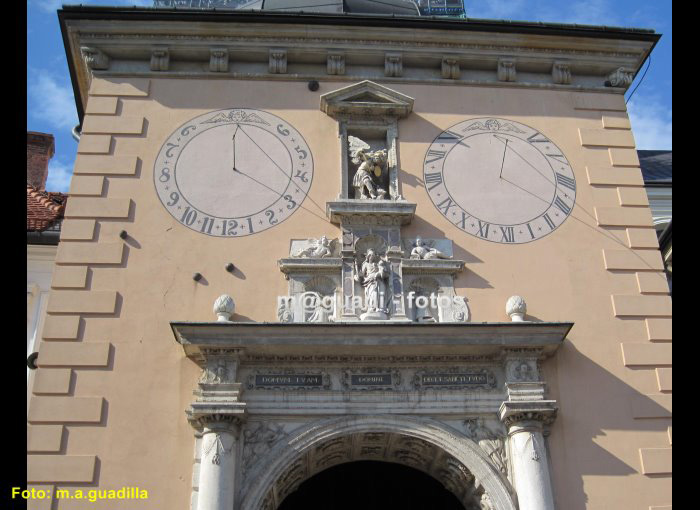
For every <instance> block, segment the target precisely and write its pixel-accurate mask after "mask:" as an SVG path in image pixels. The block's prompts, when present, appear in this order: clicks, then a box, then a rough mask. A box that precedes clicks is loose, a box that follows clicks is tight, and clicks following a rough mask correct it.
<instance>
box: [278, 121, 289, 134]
mask: <svg viewBox="0 0 700 510" xmlns="http://www.w3.org/2000/svg"><path fill="white" fill-rule="evenodd" d="M277 132H278V133H279V134H281V135H282V136H289V129H287V128H285V127H284V124H278V125H277Z"/></svg>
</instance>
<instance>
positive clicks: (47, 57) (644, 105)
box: [27, 0, 673, 191]
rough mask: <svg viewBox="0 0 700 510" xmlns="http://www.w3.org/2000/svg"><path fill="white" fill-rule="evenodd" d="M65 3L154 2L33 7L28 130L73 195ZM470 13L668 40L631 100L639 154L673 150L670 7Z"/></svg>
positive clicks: (147, 2) (529, 0) (514, 6)
mask: <svg viewBox="0 0 700 510" xmlns="http://www.w3.org/2000/svg"><path fill="white" fill-rule="evenodd" d="M63 3H66V4H78V3H81V4H83V5H103V6H104V5H115V6H117V5H118V6H131V5H139V6H146V7H148V6H151V5H153V2H152V1H151V0H139V1H133V0H132V1H123V0H79V1H76V2H70V1H69V2H63V1H62V0H28V2H27V88H28V90H27V130H28V131H39V132H42V133H51V134H53V135H54V137H55V139H56V153H55V155H54V157H53V158H52V160H51V161H50V163H49V178H48V181H47V184H46V189H47V190H49V191H68V185H69V183H70V177H71V172H72V168H73V163H74V161H75V154H76V150H77V146H78V144H77V142H76V141H75V140H74V139H73V138H72V137H71V134H70V132H71V129H72V128H73V126H75V125H76V124H78V115H77V112H76V109H75V100H74V98H73V89H72V87H71V83H70V76H69V74H68V64H67V62H66V54H65V51H64V49H63V41H62V39H61V31H60V28H59V25H58V16H57V14H56V11H57V10H58V9H60V7H61V4H63ZM465 6H466V9H467V15H468V16H469V17H470V18H484V19H507V20H520V21H549V22H557V23H579V24H587V25H607V26H618V27H635V28H650V29H653V30H655V31H656V32H657V33H660V34H663V36H662V38H661V40H660V41H659V43H658V44H657V45H656V48H655V49H654V52H653V53H652V56H651V66H650V67H649V71H648V72H647V73H646V76H645V77H644V79H643V81H642V82H641V84H640V85H639V87H638V88H637V90H636V91H634V94H633V95H632V97H631V99H630V94H631V93H632V91H633V90H634V89H635V87H637V85H638V84H639V82H640V78H641V76H642V74H643V73H644V69H646V66H647V65H648V61H647V63H646V64H645V65H644V67H643V68H642V71H641V72H640V73H639V74H638V75H637V79H636V80H635V82H634V83H633V84H632V86H631V87H630V88H629V90H628V91H627V94H626V96H625V97H626V98H627V99H628V101H629V102H628V104H627V107H628V109H629V114H630V118H631V122H632V129H633V131H634V136H635V140H636V142H637V148H638V149H665V150H670V149H671V148H672V146H671V138H672V136H671V134H672V111H673V108H672V96H671V80H672V74H671V71H672V59H671V47H672V39H671V35H672V34H671V31H672V24H671V0H574V1H570V0H569V1H567V0H565V1H561V0H479V1H477V0H465Z"/></svg>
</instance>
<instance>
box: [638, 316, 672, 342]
mask: <svg viewBox="0 0 700 510" xmlns="http://www.w3.org/2000/svg"><path fill="white" fill-rule="evenodd" d="M645 322H646V326H647V335H648V337H649V340H650V341H652V342H670V341H671V340H672V338H673V320H672V319H671V318H667V319H651V318H649V319H646V320H645Z"/></svg>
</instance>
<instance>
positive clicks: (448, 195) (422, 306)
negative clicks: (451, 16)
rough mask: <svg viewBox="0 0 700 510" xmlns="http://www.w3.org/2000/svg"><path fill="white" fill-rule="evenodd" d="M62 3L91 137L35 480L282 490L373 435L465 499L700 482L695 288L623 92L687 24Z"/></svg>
mask: <svg viewBox="0 0 700 510" xmlns="http://www.w3.org/2000/svg"><path fill="white" fill-rule="evenodd" d="M59 18H60V20H61V26H62V30H63V34H64V40H65V43H66V51H67V55H68V57H69V62H70V68H71V74H72V78H73V84H74V88H75V91H76V101H77V107H78V110H79V113H80V118H81V119H82V134H81V139H80V144H79V146H78V157H77V159H76V164H75V169H74V176H73V180H72V183H71V188H70V196H71V198H70V201H69V203H68V207H67V209H66V211H65V220H64V224H63V229H62V233H61V244H60V245H59V249H58V255H57V261H56V262H57V267H56V270H55V271H56V272H55V276H54V281H56V280H57V279H58V278H59V277H60V281H61V282H70V285H65V283H62V284H61V285H60V286H58V285H53V289H52V291H51V294H50V297H49V303H48V310H47V312H48V317H47V320H46V325H45V328H44V334H43V342H42V343H41V345H40V347H39V359H40V368H39V370H38V371H37V376H39V375H41V374H42V373H43V374H44V375H43V377H45V378H46V379H50V380H51V381H53V383H52V384H51V385H47V386H46V388H47V389H46V391H43V392H40V393H37V392H35V394H34V395H33V397H32V400H31V402H30V406H29V413H28V414H29V416H28V421H29V440H30V445H31V446H30V448H29V461H28V462H29V463H28V482H29V483H30V484H31V485H32V486H33V487H36V488H44V489H45V490H53V491H54V494H55V491H56V489H57V488H60V489H66V490H68V491H69V492H71V493H75V491H77V490H86V491H87V490H91V489H102V490H106V489H112V490H115V491H116V490H119V489H121V488H124V487H137V488H138V489H139V490H145V491H147V496H148V497H147V499H141V500H139V501H138V502H135V501H134V500H127V499H121V500H119V499H117V500H109V501H107V500H98V501H95V502H94V503H93V502H86V501H82V500H78V499H76V498H73V499H69V498H68V497H67V496H65V495H62V496H61V497H60V498H59V497H58V496H54V500H55V501H54V502H53V504H54V505H55V508H58V509H61V510H62V509H64V508H83V507H85V508H86V507H88V506H89V507H90V508H118V507H123V508H137V507H139V508H140V507H144V508H172V509H180V508H182V509H189V508H192V509H199V510H213V509H217V510H218V509H222V510H223V509H228V510H230V509H232V508H235V509H251V510H252V509H275V508H279V507H280V506H281V505H283V503H284V501H285V500H286V499H287V498H288V497H291V495H292V494H294V493H295V491H296V490H297V489H298V488H299V487H300V486H301V485H302V484H304V483H305V482H306V481H308V480H313V479H314V477H316V476H317V475H318V474H319V473H323V472H326V471H327V470H329V469H332V468H333V467H334V466H339V465H345V464H352V463H355V462H364V461H380V462H384V463H393V464H401V465H404V466H408V467H411V468H414V469H416V470H418V471H421V472H423V473H426V474H427V475H428V476H430V477H431V478H434V479H436V480H437V481H438V482H440V484H441V485H442V486H443V487H445V488H446V489H447V490H448V491H449V492H450V493H451V494H452V495H454V497H455V498H456V499H457V501H458V502H459V505H461V506H462V507H464V508H465V509H473V508H479V509H498V510H509V509H520V510H530V509H553V508H561V509H575V508H591V509H594V508H644V509H647V508H656V509H660V508H670V505H671V483H670V457H671V446H670V441H671V432H670V431H671V423H670V390H671V380H670V363H671V359H670V347H671V344H670V340H671V336H670V332H671V327H670V322H671V319H670V317H671V302H670V297H669V296H668V287H667V285H666V279H665V277H664V273H663V263H662V260H661V256H660V254H659V251H658V242H657V239H656V234H655V230H654V227H653V223H652V219H651V214H650V211H649V207H648V202H647V199H646V194H645V191H644V184H643V181H642V177H641V172H640V169H639V160H638V158H637V153H636V151H635V149H634V139H633V136H632V132H631V130H630V123H629V119H628V117H627V113H626V110H625V103H624V96H623V94H624V91H625V89H626V87H627V86H628V85H629V84H630V83H631V81H632V79H633V77H634V75H635V74H636V72H637V71H638V69H639V67H640V66H641V63H642V62H643V61H644V60H645V58H646V56H647V55H648V53H649V52H650V51H651V50H652V48H653V45H654V44H655V42H656V41H657V40H658V37H659V36H658V35H657V34H654V33H653V32H651V31H648V30H639V29H612V28H604V27H577V26H564V25H543V24H534V23H533V24H526V23H523V24H511V23H504V22H486V21H479V22H464V21H453V20H440V21H438V20H425V19H421V18H417V17H414V18H401V17H393V18H392V17H381V16H377V17H364V18H363V17H359V16H352V15H337V16H334V15H312V14H305V15H300V14H290V13H253V12H240V13H236V12H202V11H189V10H179V9H178V10H153V9H111V8H110V9H107V8H85V7H80V8H68V7H66V8H64V9H63V10H62V11H59ZM32 503H33V504H35V505H38V504H46V503H45V501H42V502H39V501H33V502H32ZM81 505H83V506H81ZM119 505H121V506H119ZM137 505H138V506H137Z"/></svg>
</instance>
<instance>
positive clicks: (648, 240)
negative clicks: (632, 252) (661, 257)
mask: <svg viewBox="0 0 700 510" xmlns="http://www.w3.org/2000/svg"><path fill="white" fill-rule="evenodd" d="M627 240H628V245H629V247H630V248H654V249H656V250H658V249H659V240H658V238H657V237H656V230H654V229H653V228H628V229H627Z"/></svg>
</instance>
